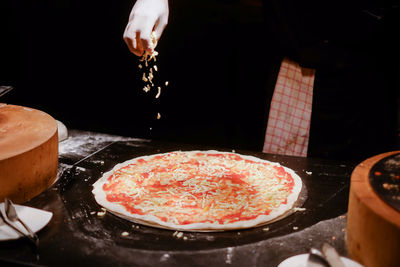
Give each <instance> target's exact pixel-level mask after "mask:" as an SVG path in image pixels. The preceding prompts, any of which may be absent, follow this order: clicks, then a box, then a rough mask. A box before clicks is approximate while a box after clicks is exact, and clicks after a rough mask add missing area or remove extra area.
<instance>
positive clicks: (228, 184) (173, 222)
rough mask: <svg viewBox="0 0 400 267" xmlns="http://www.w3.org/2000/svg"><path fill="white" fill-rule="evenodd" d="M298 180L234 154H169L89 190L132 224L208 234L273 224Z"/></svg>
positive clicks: (129, 165) (124, 168) (134, 164)
mask: <svg viewBox="0 0 400 267" xmlns="http://www.w3.org/2000/svg"><path fill="white" fill-rule="evenodd" d="M301 187H302V181H301V179H300V177H299V176H298V175H297V174H296V173H295V172H294V171H293V170H291V169H289V168H287V167H284V166H281V165H280V164H279V163H274V162H270V161H266V160H263V159H260V158H256V157H253V156H247V155H241V154H238V153H234V152H219V151H214V150H208V151H173V152H168V153H162V154H155V155H149V156H142V157H137V158H134V159H132V160H129V161H126V162H124V163H121V164H117V165H116V166H115V167H114V168H113V169H112V170H111V171H109V172H106V173H104V175H103V176H102V177H101V178H100V179H99V180H97V181H96V182H95V183H94V184H93V191H92V192H93V194H94V197H95V199H96V201H97V202H98V203H99V204H100V205H101V206H103V207H104V208H106V209H107V210H108V211H110V212H112V213H114V214H116V215H118V216H121V217H123V218H126V219H128V220H131V221H133V222H137V223H142V224H145V225H151V226H155V227H160V228H167V229H175V230H187V231H203V230H206V231H213V230H216V231H218V230H231V229H243V228H250V227H255V226H259V225H262V224H266V223H268V222H271V221H274V220H275V219H277V218H279V217H281V216H282V215H284V214H286V213H287V212H289V211H290V210H291V209H292V208H293V207H294V205H295V203H296V201H297V199H298V197H299V194H300V191H301Z"/></svg>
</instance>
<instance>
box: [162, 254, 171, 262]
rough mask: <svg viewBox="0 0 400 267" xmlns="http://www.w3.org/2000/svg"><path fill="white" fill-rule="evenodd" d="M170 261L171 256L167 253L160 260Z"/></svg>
mask: <svg viewBox="0 0 400 267" xmlns="http://www.w3.org/2000/svg"><path fill="white" fill-rule="evenodd" d="M168 259H169V254H168V253H165V254H164V255H162V257H161V258H160V261H161V262H162V261H167V260H168Z"/></svg>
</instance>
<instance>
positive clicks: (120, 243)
mask: <svg viewBox="0 0 400 267" xmlns="http://www.w3.org/2000/svg"><path fill="white" fill-rule="evenodd" d="M69 134H70V137H69V138H68V139H67V140H65V141H63V142H61V143H60V150H59V174H58V180H57V182H56V183H55V184H54V185H53V186H52V187H51V188H49V189H48V190H46V191H45V192H43V193H42V194H40V195H39V196H37V197H35V198H34V199H32V200H30V201H29V202H27V203H26V205H28V206H32V207H37V208H41V209H44V210H48V211H51V212H53V218H52V220H51V221H50V223H49V224H48V225H47V226H46V227H45V228H44V229H43V230H41V231H40V232H39V233H38V234H39V238H40V246H39V248H38V250H37V251H35V250H34V249H33V248H32V247H31V246H30V245H29V243H28V242H27V241H26V240H23V239H20V240H15V241H7V242H1V243H0V265H1V263H2V262H8V263H10V262H18V263H19V264H27V265H47V266H71V265H78V266H81V265H90V266H91V265H98V266H103V265H104V266H106V265H120V266H125V265H129V266H136V265H137V266H244V265H246V266H277V265H278V264H279V263H280V262H281V261H283V260H284V259H286V258H288V257H290V256H293V255H297V254H301V253H307V252H308V250H309V249H310V248H311V247H317V248H320V247H321V246H322V244H323V243H324V242H327V243H330V244H331V245H333V246H334V247H335V248H336V249H337V250H338V251H339V253H340V254H341V255H344V256H347V250H346V246H345V229H346V212H347V203H348V192H349V184H350V175H351V172H352V170H353V169H354V167H355V164H354V163H349V162H338V161H330V160H322V159H313V158H299V157H288V156H277V155H269V154H263V153H256V152H249V151H238V150H236V152H238V153H242V154H249V155H253V156H257V157H261V158H264V159H267V160H271V161H276V162H279V163H281V164H282V165H284V166H287V167H289V168H292V169H293V170H295V171H296V173H297V174H298V175H299V176H300V177H301V178H302V180H303V183H304V185H305V188H306V190H305V191H304V192H303V193H302V198H303V202H304V205H303V208H305V210H302V211H297V212H295V213H293V214H291V215H290V216H288V217H286V218H284V219H282V220H280V221H277V222H274V223H272V224H270V225H268V226H260V227H256V228H253V229H248V230H240V231H227V232H216V233H191V232H185V233H184V234H183V236H184V237H185V238H177V237H176V236H174V235H173V234H174V231H170V230H162V229H156V228H152V227H146V226H142V225H138V224H134V223H131V222H128V221H126V220H123V219H121V218H118V217H116V216H114V215H112V214H109V213H107V214H106V215H105V216H104V217H102V218H100V217H98V216H97V212H98V211H100V210H101V209H100V207H99V206H98V205H97V203H96V202H95V200H94V198H93V196H92V193H91V190H92V184H93V183H94V182H95V181H96V180H97V179H98V178H100V177H101V174H102V173H103V172H105V171H107V170H109V169H111V168H112V167H113V166H114V165H115V164H117V163H119V162H123V161H125V160H128V159H131V158H133V157H136V156H141V155H145V154H154V153H160V152H167V151H173V150H194V149H210V148H212V149H217V150H223V149H220V148H217V147H200V146H196V145H188V144H177V143H166V142H159V141H154V140H144V139H137V138H127V137H120V136H111V135H106V134H99V133H93V132H86V131H77V130H72V131H70V132H69ZM232 149H234V148H232ZM232 149H231V150H232ZM124 231H127V232H129V235H128V236H127V237H122V236H121V233H122V232H124Z"/></svg>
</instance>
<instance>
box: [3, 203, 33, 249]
mask: <svg viewBox="0 0 400 267" xmlns="http://www.w3.org/2000/svg"><path fill="white" fill-rule="evenodd" d="M4 209H5V211H6V216H7V218H8V219H9V220H10V221H11V222H13V223H14V222H17V221H18V222H19V223H20V224H21V225H22V226H23V227H24V228H25V229H26V231H27V232H28V235H29V237H30V238H31V239H32V240H34V242H35V243H36V245H39V237H38V236H37V235H36V234H35V233H34V232H33V231H32V230H31V229H30V228H29V226H28V225H26V224H25V223H24V222H23V221H22V220H21V219H20V218H19V217H18V214H17V210H16V209H15V206H14V204H13V203H12V201H11V200H10V199H8V198H5V199H4Z"/></svg>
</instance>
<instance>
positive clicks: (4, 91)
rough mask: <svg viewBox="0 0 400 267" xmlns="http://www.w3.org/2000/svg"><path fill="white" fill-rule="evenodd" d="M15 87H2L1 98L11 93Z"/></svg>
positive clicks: (0, 87)
mask: <svg viewBox="0 0 400 267" xmlns="http://www.w3.org/2000/svg"><path fill="white" fill-rule="evenodd" d="M12 89H14V87H12V86H4V85H3V86H0V97H2V96H3V95H5V94H7V93H8V92H10V91H11V90H12Z"/></svg>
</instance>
